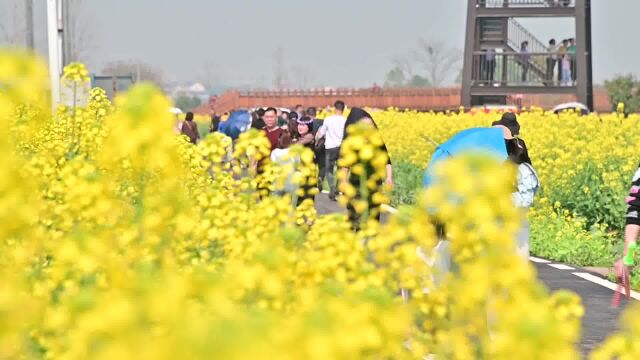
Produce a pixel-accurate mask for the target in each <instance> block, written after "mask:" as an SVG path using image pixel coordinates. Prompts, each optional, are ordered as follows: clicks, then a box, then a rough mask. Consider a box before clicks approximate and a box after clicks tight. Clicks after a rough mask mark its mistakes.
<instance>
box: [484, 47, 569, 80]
mask: <svg viewBox="0 0 640 360" xmlns="http://www.w3.org/2000/svg"><path fill="white" fill-rule="evenodd" d="M483 52H484V54H483V55H482V56H481V58H480V64H479V69H478V70H479V72H480V73H479V79H480V81H481V83H489V84H491V83H493V82H494V81H496V67H497V61H496V59H497V57H498V53H497V52H496V49H494V48H489V49H484V50H483ZM546 53H547V56H546V59H544V61H546V65H545V64H538V65H537V66H538V68H539V69H540V70H539V71H540V72H541V73H543V74H542V75H541V76H540V77H544V79H542V81H543V82H544V83H545V84H546V85H559V86H574V85H575V84H576V75H577V68H576V65H577V61H576V41H575V39H574V38H569V39H564V40H562V41H560V42H559V43H557V42H556V39H550V40H549V46H548V48H547V50H546ZM516 55H517V56H516V59H515V61H516V63H517V64H518V65H519V69H520V70H521V72H520V74H519V79H517V81H520V82H521V83H524V84H526V83H529V82H531V67H532V65H534V64H533V61H534V60H537V59H538V58H536V59H533V56H540V55H541V54H533V55H532V54H531V51H530V50H529V42H528V41H523V42H521V43H520V49H518V53H517V54H516ZM505 59H508V58H505ZM539 60H540V61H541V62H543V59H541V58H539ZM507 61H508V60H507ZM503 66H504V65H503ZM545 66H546V67H545ZM503 80H504V79H503Z"/></svg>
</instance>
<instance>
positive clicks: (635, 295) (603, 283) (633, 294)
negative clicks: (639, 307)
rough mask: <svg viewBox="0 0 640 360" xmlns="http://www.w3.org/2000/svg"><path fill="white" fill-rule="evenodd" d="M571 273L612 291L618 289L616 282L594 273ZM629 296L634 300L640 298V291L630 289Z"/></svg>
mask: <svg viewBox="0 0 640 360" xmlns="http://www.w3.org/2000/svg"><path fill="white" fill-rule="evenodd" d="M572 274H573V275H575V276H577V277H579V278H582V279H584V280H587V281H590V282H592V283H594V284H598V285H601V286H604V287H606V288H607V289H611V290H613V291H618V284H615V283H612V282H611V281H609V280H605V279H603V278H600V277H597V276H595V275H592V274H589V273H585V272H574V273H572ZM631 297H632V298H634V299H636V300H640V293H638V292H637V291H633V290H631Z"/></svg>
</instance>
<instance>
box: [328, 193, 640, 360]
mask: <svg viewBox="0 0 640 360" xmlns="http://www.w3.org/2000/svg"><path fill="white" fill-rule="evenodd" d="M323 193H327V191H323ZM381 208H382V210H384V211H386V212H388V213H391V214H396V213H397V212H398V209H396V208H394V207H392V206H389V205H387V204H382V206H381ZM438 245H439V244H438ZM416 250H417V252H418V256H419V257H420V258H422V259H423V261H424V260H426V259H424V258H425V257H426V256H425V254H424V252H423V251H422V249H420V248H419V247H418V249H416ZM421 255H422V256H421ZM429 260H431V259H429ZM529 260H531V261H532V262H535V263H539V264H547V265H549V266H551V267H553V268H556V269H558V270H575V268H573V267H571V266H569V265H564V264H551V261H549V260H545V259H540V258H537V257H535V256H529ZM426 262H427V263H429V262H432V261H426ZM572 274H573V275H575V276H577V277H579V278H582V279H584V280H587V281H590V282H592V283H594V284H598V285H601V286H604V287H606V288H608V289H611V290H613V291H618V285H617V284H614V283H612V282H611V281H608V280H605V279H603V278H600V277H597V276H594V275H591V274H589V273H585V272H574V273H572ZM631 297H632V298H634V299H636V300H640V293H639V292H637V291H634V290H631ZM429 356H430V355H429ZM427 358H430V357H427Z"/></svg>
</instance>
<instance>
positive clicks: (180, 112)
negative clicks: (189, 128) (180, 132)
mask: <svg viewBox="0 0 640 360" xmlns="http://www.w3.org/2000/svg"><path fill="white" fill-rule="evenodd" d="M169 111H171V113H172V114H174V115H180V114H182V110H180V109H178V108H177V107H174V108H171V109H169Z"/></svg>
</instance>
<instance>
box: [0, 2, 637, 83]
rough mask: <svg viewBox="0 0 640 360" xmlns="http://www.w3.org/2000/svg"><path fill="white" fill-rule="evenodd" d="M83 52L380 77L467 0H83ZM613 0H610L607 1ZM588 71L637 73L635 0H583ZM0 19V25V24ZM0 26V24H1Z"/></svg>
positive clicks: (202, 70) (264, 72) (326, 78)
mask: <svg viewBox="0 0 640 360" xmlns="http://www.w3.org/2000/svg"><path fill="white" fill-rule="evenodd" d="M22 1H23V0H0V25H2V28H4V29H9V32H10V30H11V29H12V28H13V29H14V30H15V29H19V28H20V27H21V26H23V25H21V23H20V21H19V19H22V18H23V17H24V15H23V14H24V12H23V10H22V7H21V5H18V6H14V5H13V4H14V3H16V2H17V3H19V4H21V3H22ZM35 3H36V8H35V18H36V19H35V23H36V48H37V50H38V52H39V53H41V54H43V55H46V39H45V28H46V18H45V9H44V4H45V1H44V0H35ZM82 3H83V5H82V10H81V13H82V16H83V21H84V22H85V26H84V27H85V28H86V32H87V33H88V34H89V35H90V39H91V40H92V41H91V42H90V43H89V44H87V45H86V48H87V52H86V57H85V59H83V60H84V62H85V63H87V65H88V66H89V67H90V70H92V71H93V72H96V73H99V72H100V70H101V68H102V66H103V65H104V64H105V63H107V62H109V61H114V60H137V61H141V62H144V63H148V64H150V65H152V66H154V67H156V68H158V69H160V70H162V72H163V75H164V78H165V79H167V80H171V81H180V82H187V81H195V80H200V81H202V80H205V79H208V80H209V81H210V82H211V83H214V84H215V85H227V86H229V85H231V86H251V87H270V86H271V85H272V84H273V78H274V74H275V68H276V63H277V61H276V59H277V55H276V54H277V53H278V49H281V51H280V53H281V58H282V64H283V68H284V69H285V74H286V75H287V77H288V80H289V81H290V82H291V83H292V84H293V85H295V84H305V85H308V86H336V87H337V86H354V87H357V86H371V85H372V84H373V83H378V84H382V83H383V82H384V75H385V73H386V72H387V71H388V70H389V69H390V68H392V66H393V58H394V57H398V56H403V55H404V54H407V53H408V52H410V51H411V50H413V49H415V48H417V44H418V40H419V39H421V38H423V39H426V40H427V41H429V42H432V43H442V44H445V45H446V46H448V47H452V48H458V49H463V47H464V37H465V17H466V3H467V1H466V0H395V1H392V0H268V1H267V0H260V1H258V0H252V1H251V0H82ZM612 5H615V6H612ZM592 6H593V10H592V16H593V21H592V23H593V30H592V32H593V51H594V58H593V66H594V80H595V81H596V82H602V81H604V80H605V79H607V78H611V77H613V76H614V75H616V74H622V73H635V74H640V61H637V59H638V58H640V47H638V46H628V44H630V43H633V42H632V40H633V39H634V38H635V36H634V32H631V31H629V30H630V29H632V28H634V26H633V25H632V24H634V22H635V21H637V20H636V19H637V14H638V13H640V1H639V0H592ZM521 22H522V23H523V24H524V25H525V26H526V27H527V28H528V29H529V30H530V31H531V32H533V33H534V34H535V35H536V36H537V37H538V38H539V39H540V40H542V41H544V42H546V41H547V40H548V39H549V38H551V37H554V38H565V37H572V36H573V35H574V29H573V22H572V21H571V20H566V19H523V20H522V21H521ZM2 28H0V29H2ZM0 35H1V34H0Z"/></svg>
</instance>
